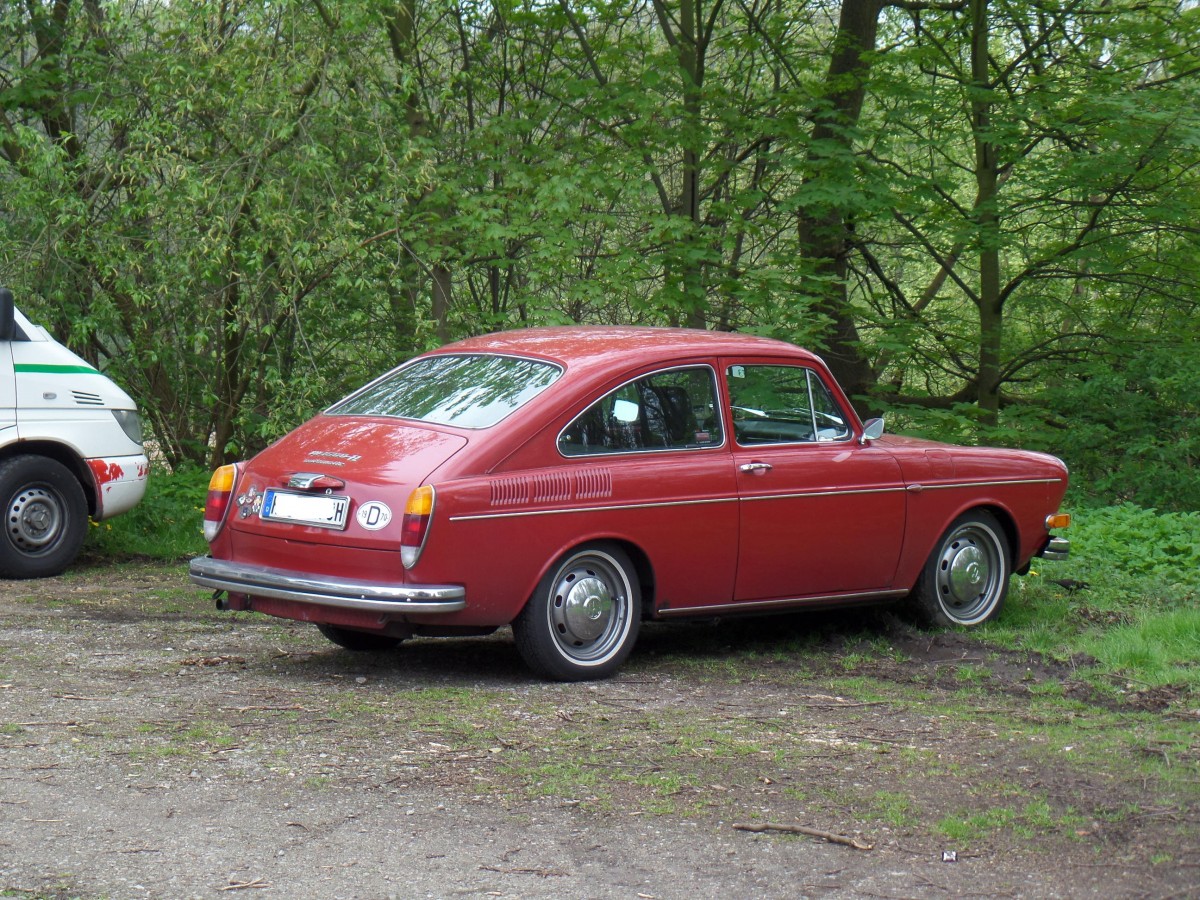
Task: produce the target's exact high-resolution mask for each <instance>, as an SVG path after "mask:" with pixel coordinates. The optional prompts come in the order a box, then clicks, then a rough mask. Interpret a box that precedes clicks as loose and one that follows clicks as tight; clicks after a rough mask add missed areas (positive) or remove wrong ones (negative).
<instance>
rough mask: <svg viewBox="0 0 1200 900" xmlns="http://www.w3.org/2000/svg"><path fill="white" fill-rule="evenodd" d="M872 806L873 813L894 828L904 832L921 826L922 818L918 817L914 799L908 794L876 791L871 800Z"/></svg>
mask: <svg viewBox="0 0 1200 900" xmlns="http://www.w3.org/2000/svg"><path fill="white" fill-rule="evenodd" d="M871 806H872V812H873V813H874V814H875V815H876V816H878V817H879V818H881V819H882V820H883V821H885V822H887V824H889V825H890V826H892V828H895V829H898V830H903V829H909V828H915V827H916V826H917V825H919V824H920V817H919V816H918V815H917V811H916V809H915V808H914V806H913V802H912V799H911V798H910V797H908V796H907V795H906V794H899V793H895V792H893V791H876V792H875V795H874V796H873V797H872V798H871Z"/></svg>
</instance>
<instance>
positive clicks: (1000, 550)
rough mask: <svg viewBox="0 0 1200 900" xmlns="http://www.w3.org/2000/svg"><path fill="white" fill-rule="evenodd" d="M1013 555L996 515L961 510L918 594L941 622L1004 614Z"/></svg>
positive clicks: (932, 618) (974, 621)
mask: <svg viewBox="0 0 1200 900" xmlns="http://www.w3.org/2000/svg"><path fill="white" fill-rule="evenodd" d="M1011 566H1012V557H1011V556H1010V554H1009V547H1008V537H1007V536H1006V535H1005V533H1004V529H1003V528H1001V527H1000V523H999V522H997V521H996V517H995V516H993V515H991V513H987V512H984V511H983V510H974V511H972V512H969V513H966V514H964V515H962V516H960V517H959V518H958V519H956V520H955V521H954V523H953V524H952V525H951V526H950V527H949V528H948V529H947V530H946V533H945V534H944V535H942V539H941V540H940V541H938V544H937V546H936V547H935V548H934V551H933V553H932V554H931V555H930V557H929V561H928V562H926V563H925V568H924V570H922V572H921V577H920V578H919V579H918V580H917V586H916V588H915V589H914V590H913V594H912V597H913V600H914V601H915V604H916V607H917V610H918V611H919V612H920V613H921V615H922V617H923V618H925V619H926V620H927V621H928V622H930V623H931V624H933V625H937V626H942V627H945V626H949V625H963V626H972V625H981V624H983V623H984V622H987V621H988V620H990V619H993V618H995V617H996V615H998V614H999V612H1000V609H1001V607H1003V606H1004V598H1005V597H1006V596H1007V595H1008V579H1009V575H1010V574H1011Z"/></svg>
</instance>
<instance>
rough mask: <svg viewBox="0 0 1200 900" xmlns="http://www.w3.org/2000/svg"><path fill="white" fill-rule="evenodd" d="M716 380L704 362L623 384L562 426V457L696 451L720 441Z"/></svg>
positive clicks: (560, 439)
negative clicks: (572, 420)
mask: <svg viewBox="0 0 1200 900" xmlns="http://www.w3.org/2000/svg"><path fill="white" fill-rule="evenodd" d="M715 382H716V379H715V376H714V374H713V370H712V369H710V368H709V367H708V366H696V367H693V368H686V369H671V370H668V371H666V372H656V373H655V374H653V375H647V376H646V377H644V378H639V379H637V380H636V381H630V382H627V383H626V384H623V385H621V386H620V387H619V388H617V389H616V390H615V391H612V392H611V393H608V394H606V395H605V396H604V397H602V398H601V399H600V400H598V401H597V402H595V403H593V404H592V405H591V406H589V407H588V408H587V409H586V410H585V411H584V412H583V413H582V414H581V415H580V416H579V417H578V418H576V419H575V421H574V422H572V423H571V424H570V425H568V426H567V427H566V429H564V430H563V433H562V434H561V435H559V438H558V450H559V452H560V453H562V454H563V456H589V455H592V454H597V453H629V452H636V451H652V450H696V449H701V448H704V447H718V446H720V445H721V444H722V442H723V439H722V434H721V419H720V416H719V415H717V403H716V383H715Z"/></svg>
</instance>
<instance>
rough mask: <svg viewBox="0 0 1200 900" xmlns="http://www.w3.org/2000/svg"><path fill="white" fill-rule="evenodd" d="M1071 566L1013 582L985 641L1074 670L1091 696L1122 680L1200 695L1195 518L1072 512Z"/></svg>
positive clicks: (1035, 569)
mask: <svg viewBox="0 0 1200 900" xmlns="http://www.w3.org/2000/svg"><path fill="white" fill-rule="evenodd" d="M1066 534H1067V536H1068V537H1070V539H1071V558H1070V559H1069V560H1067V561H1065V562H1050V561H1045V560H1034V564H1033V566H1032V568H1031V571H1030V574H1029V575H1028V576H1027V577H1026V578H1023V579H1014V581H1013V584H1012V586H1011V589H1010V591H1009V602H1008V604H1007V606H1006V608H1005V610H1004V613H1003V614H1002V615H1001V616H1000V617H999V619H998V620H997V621H995V622H992V623H990V624H989V625H987V626H986V627H985V628H983V629H981V630H980V631H979V632H978V633H979V634H980V635H981V636H982V637H983V638H984V639H985V640H986V641H989V642H993V643H995V644H997V645H1000V646H1003V647H1007V648H1010V649H1019V650H1024V651H1029V652H1035V653H1039V654H1042V655H1044V656H1048V657H1050V658H1053V659H1060V660H1077V661H1080V662H1081V665H1080V670H1079V674H1080V677H1085V678H1087V679H1088V680H1089V681H1090V682H1091V683H1092V684H1093V685H1094V686H1096V687H1097V688H1098V689H1101V690H1103V689H1106V687H1107V685H1109V684H1110V683H1113V682H1114V681H1118V682H1119V681H1120V680H1128V681H1129V682H1131V683H1134V684H1139V685H1143V686H1165V685H1172V686H1175V687H1177V688H1179V689H1180V690H1181V691H1183V692H1185V693H1192V694H1196V693H1200V513H1160V512H1157V511H1155V510H1153V509H1142V508H1140V507H1136V506H1132V505H1130V504H1123V505H1121V506H1115V507H1105V508H1102V509H1083V510H1079V511H1077V512H1076V513H1075V517H1074V523H1073V524H1072V526H1071V528H1070V529H1069V530H1068V532H1066Z"/></svg>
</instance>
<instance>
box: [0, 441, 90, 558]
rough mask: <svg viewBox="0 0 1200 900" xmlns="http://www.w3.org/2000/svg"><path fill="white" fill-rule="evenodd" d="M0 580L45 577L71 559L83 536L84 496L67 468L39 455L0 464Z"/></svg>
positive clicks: (85, 500) (85, 509) (85, 511)
mask: <svg viewBox="0 0 1200 900" xmlns="http://www.w3.org/2000/svg"><path fill="white" fill-rule="evenodd" d="M0 503H3V504H4V506H3V509H4V534H3V537H0V576H2V577H4V578H45V577H47V576H50V575H58V574H59V573H60V572H62V571H63V570H64V569H65V568H66V567H67V566H69V565H70V564H71V563H72V562H74V561H75V557H76V556H78V555H79V548H80V547H82V546H83V539H84V536H85V535H86V534H87V520H88V509H87V498H86V497H85V496H84V494H83V487H82V485H80V483H79V481H78V479H76V478H75V476H74V475H73V474H72V473H71V470H70V469H68V468H67V467H66V466H64V465H63V464H62V463H59V462H56V461H55V460H53V459H49V458H48V457H44V456H14V457H12V458H11V459H7V460H5V461H4V462H3V463H0Z"/></svg>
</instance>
